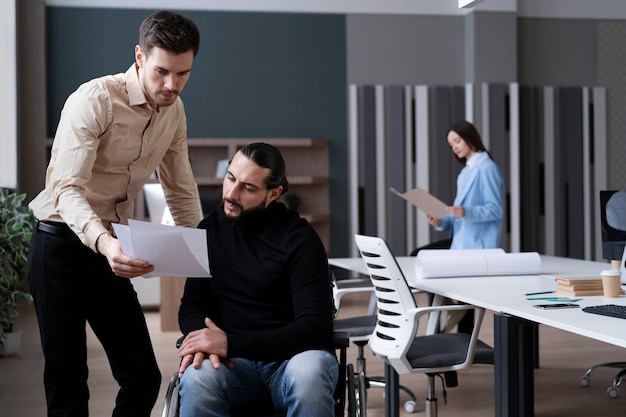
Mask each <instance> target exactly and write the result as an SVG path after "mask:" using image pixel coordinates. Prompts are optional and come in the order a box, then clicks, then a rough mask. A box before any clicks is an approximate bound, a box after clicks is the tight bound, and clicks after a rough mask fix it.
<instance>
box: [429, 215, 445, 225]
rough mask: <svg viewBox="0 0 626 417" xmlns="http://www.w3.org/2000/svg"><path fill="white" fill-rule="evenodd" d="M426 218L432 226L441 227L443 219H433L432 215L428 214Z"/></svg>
mask: <svg viewBox="0 0 626 417" xmlns="http://www.w3.org/2000/svg"><path fill="white" fill-rule="evenodd" d="M426 217H427V218H428V223H429V224H430V225H432V226H435V227H439V226H441V219H439V218H437V217H433V216H431V215H430V214H427V215H426Z"/></svg>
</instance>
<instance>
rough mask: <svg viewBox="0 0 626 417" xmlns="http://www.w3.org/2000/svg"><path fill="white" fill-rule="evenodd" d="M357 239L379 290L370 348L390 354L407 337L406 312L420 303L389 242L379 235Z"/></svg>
mask: <svg viewBox="0 0 626 417" xmlns="http://www.w3.org/2000/svg"><path fill="white" fill-rule="evenodd" d="M354 238H355V240H356V245H357V247H358V249H359V252H360V253H361V257H362V258H363V260H364V261H365V263H366V265H367V269H368V271H369V274H370V279H371V280H372V285H373V286H374V290H375V292H376V305H377V308H378V312H377V317H378V322H377V323H376V329H375V330H374V333H373V335H372V337H371V339H370V342H369V344H370V348H371V349H372V351H373V352H374V353H375V354H376V355H377V356H382V357H387V356H389V354H390V353H391V352H394V351H396V350H397V349H398V347H399V345H402V344H404V342H402V343H399V341H400V340H404V341H405V340H406V338H407V332H406V327H407V326H406V323H405V320H404V313H405V312H406V311H407V310H409V309H412V308H415V307H417V305H416V303H415V298H414V296H413V293H412V292H411V288H410V287H409V285H408V284H407V282H406V279H405V277H404V274H403V273H402V270H401V269H400V266H398V262H397V261H396V258H395V257H394V256H393V254H392V253H391V250H390V249H389V247H388V246H387V243H386V242H385V241H384V240H383V239H381V238H379V237H371V236H363V235H355V236H354ZM415 330H417V329H415ZM414 334H415V333H412V334H411V338H412V336H413V335H414Z"/></svg>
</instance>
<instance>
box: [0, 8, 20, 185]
mask: <svg viewBox="0 0 626 417" xmlns="http://www.w3.org/2000/svg"><path fill="white" fill-rule="evenodd" d="M15 10H16V7H15V1H13V0H9V1H6V0H5V1H3V2H1V3H0V57H3V59H2V61H3V62H2V65H0V80H2V84H3V88H2V93H3V94H2V95H3V100H2V101H3V102H4V103H5V104H4V106H3V107H4V108H3V109H2V111H0V126H1V127H2V133H1V134H0V187H5V188H17V76H16V74H17V69H16V68H17V53H16V23H15V22H16V13H15Z"/></svg>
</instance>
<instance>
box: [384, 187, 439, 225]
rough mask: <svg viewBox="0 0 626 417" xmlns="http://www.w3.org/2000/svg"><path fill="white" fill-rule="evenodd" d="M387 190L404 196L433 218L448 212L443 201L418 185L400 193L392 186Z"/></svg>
mask: <svg viewBox="0 0 626 417" xmlns="http://www.w3.org/2000/svg"><path fill="white" fill-rule="evenodd" d="M389 190H390V191H391V192H392V193H394V194H396V195H399V196H400V197H402V198H404V199H405V200H406V201H408V202H409V203H411V204H413V205H414V206H415V207H417V208H418V209H420V210H421V211H423V212H424V213H426V214H430V215H431V216H433V217H435V218H438V219H440V218H442V217H443V216H446V215H448V212H447V211H446V204H445V203H444V202H443V201H441V200H439V199H438V198H437V197H435V196H433V195H432V194H430V193H429V192H428V191H426V190H423V189H421V188H419V187H417V188H415V189H413V190H409V191H407V192H405V193H401V192H399V191H398V190H396V189H395V188H393V187H390V188H389Z"/></svg>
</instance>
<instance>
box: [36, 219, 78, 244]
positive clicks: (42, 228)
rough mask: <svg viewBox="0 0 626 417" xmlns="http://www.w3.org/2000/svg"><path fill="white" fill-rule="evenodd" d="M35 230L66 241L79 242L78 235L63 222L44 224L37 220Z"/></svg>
mask: <svg viewBox="0 0 626 417" xmlns="http://www.w3.org/2000/svg"><path fill="white" fill-rule="evenodd" d="M35 230H37V231H39V232H44V233H48V234H50V235H55V236H58V237H62V238H64V239H70V240H78V236H76V233H74V232H73V231H72V229H70V227H69V226H68V225H67V224H65V223H61V222H42V221H39V220H37V221H36V222H35Z"/></svg>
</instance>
